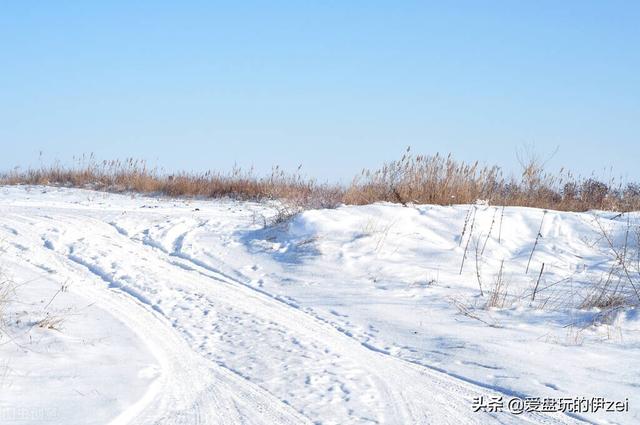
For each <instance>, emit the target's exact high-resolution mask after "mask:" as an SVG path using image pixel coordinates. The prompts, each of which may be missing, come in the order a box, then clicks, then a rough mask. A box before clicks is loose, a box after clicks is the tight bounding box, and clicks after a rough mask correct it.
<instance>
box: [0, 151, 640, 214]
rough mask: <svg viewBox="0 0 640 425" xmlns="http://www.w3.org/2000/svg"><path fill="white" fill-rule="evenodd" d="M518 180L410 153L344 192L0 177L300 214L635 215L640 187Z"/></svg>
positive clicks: (547, 178)
mask: <svg viewBox="0 0 640 425" xmlns="http://www.w3.org/2000/svg"><path fill="white" fill-rule="evenodd" d="M520 163H521V169H522V173H521V175H520V176H519V177H505V176H504V175H503V172H502V171H501V169H500V168H499V167H497V166H486V165H481V164H479V163H478V162H475V163H472V164H468V163H464V162H459V161H456V160H455V159H453V158H452V157H451V156H450V155H449V156H441V155H439V154H436V155H434V156H424V155H417V156H414V155H412V154H411V152H410V151H409V149H407V152H405V154H404V156H403V157H402V158H401V159H400V160H399V161H392V162H389V163H387V164H384V165H383V166H382V167H381V168H380V169H378V170H363V171H362V173H361V174H360V175H359V176H357V177H356V178H355V179H354V180H353V182H352V183H351V184H350V185H348V186H347V187H344V186H340V185H331V184H319V183H318V182H316V181H314V180H312V179H307V178H303V177H302V176H301V175H300V174H295V173H294V174H288V173H285V172H283V170H281V169H280V168H278V167H275V168H274V169H273V170H272V173H271V174H270V175H269V176H266V177H257V176H256V175H255V174H254V173H253V172H252V171H251V170H250V171H243V170H241V169H239V168H234V169H233V170H232V171H231V172H229V173H220V172H213V171H208V172H203V173H187V172H180V173H173V174H170V173H166V172H162V171H161V170H158V169H157V168H151V167H148V166H147V164H146V163H145V162H144V161H139V160H134V159H129V160H125V161H97V160H95V158H94V157H93V156H88V157H84V156H83V157H81V158H79V159H78V160H77V161H76V164H75V165H74V166H71V167H65V166H62V165H60V164H53V165H47V166H41V167H39V168H33V169H28V170H20V169H15V170H14V171H10V172H6V173H3V174H1V175H0V183H1V184H9V185H16V184H34V185H35V184H40V185H56V186H70V187H83V188H92V189H98V190H107V191H114V192H128V191H129V192H138V193H144V194H160V195H167V196H198V197H211V198H220V197H230V198H236V199H245V200H263V199H280V200H285V201H287V202H288V203H289V204H291V205H294V206H295V207H298V208H326V207H335V206H336V205H339V204H341V203H345V204H356V205H359V204H369V203H373V202H378V201H388V202H394V203H401V204H403V205H406V204H408V203H419V204H440V205H450V204H470V203H474V202H476V201H477V200H479V199H482V200H486V201H488V202H489V203H490V204H493V205H503V206H504V205H510V206H529V207H538V208H545V209H555V210H565V211H586V210H590V209H602V210H615V211H620V212H622V211H630V210H640V184H635V183H630V184H627V185H624V186H623V185H622V184H621V183H618V182H616V181H615V180H613V179H612V180H611V181H609V182H601V181H599V180H596V179H594V178H586V179H584V178H576V177H574V176H573V175H572V174H571V173H569V172H566V171H560V172H559V173H557V174H549V173H546V172H545V171H544V163H542V162H541V161H540V160H539V159H537V158H536V157H535V156H531V157H530V158H528V159H527V160H521V161H520Z"/></svg>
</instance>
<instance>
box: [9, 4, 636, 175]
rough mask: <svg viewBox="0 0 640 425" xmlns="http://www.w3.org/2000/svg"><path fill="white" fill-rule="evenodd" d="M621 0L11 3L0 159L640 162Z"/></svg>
mask: <svg viewBox="0 0 640 425" xmlns="http://www.w3.org/2000/svg"><path fill="white" fill-rule="evenodd" d="M639 22H640V2H637V1H626V2H622V1H610V0H607V1H529V2H522V1H500V2H497V1H493V2H492V1H469V2H463V1H455V2H439V3H436V2H427V1H418V2H402V1H388V2H378V1H348V2H345V1H317V2H312V1H300V2H286V1H269V2H267V1H264V2H231V1H230V2H214V1H182V2H168V1H167V2H164V1H108V2H107V1H104V2H97V1H91V2H89V1H86V2H82V1H75V2H71V1H14V2H9V1H5V2H2V5H1V6H0V55H1V62H0V64H1V68H0V77H1V78H0V145H1V147H2V156H0V168H2V169H7V168H9V167H12V166H14V165H22V166H25V165H28V164H34V163H37V161H38V152H39V151H43V152H44V158H45V159H48V160H52V159H60V160H63V161H67V160H70V159H71V157H72V156H73V155H79V154H82V153H90V152H94V153H95V154H96V155H97V156H98V157H100V158H123V157H128V156H134V157H138V158H145V159H147V160H149V161H150V162H151V163H153V164H158V165H160V166H164V167H168V168H170V169H190V170H203V169H208V168H214V169H223V170H227V169H230V168H231V166H232V165H233V164H234V162H237V163H238V164H240V165H243V166H250V165H255V166H256V167H257V169H258V170H268V169H269V168H270V167H271V165H272V164H280V165H282V166H283V167H285V168H289V169H294V168H295V167H296V166H297V165H298V164H300V163H302V164H303V169H304V170H306V172H307V173H308V174H309V175H312V176H317V177H320V178H323V179H325V178H327V179H331V180H337V179H344V180H348V179H349V178H350V177H351V176H352V175H353V174H354V173H355V172H357V171H358V170H359V169H360V168H362V167H364V166H367V167H371V166H377V165H378V164H380V163H381V162H382V161H384V160H389V159H395V158H398V157H399V156H400V155H401V154H402V150H403V149H404V147H405V146H407V145H411V146H412V147H413V150H414V151H417V152H422V153H435V152H452V153H453V154H454V155H455V156H456V157H457V158H460V159H464V160H475V159H478V160H480V161H483V162H487V163H497V164H499V165H502V166H504V168H506V169H507V170H509V171H511V170H514V169H515V168H516V161H515V152H516V149H517V148H518V147H519V146H522V145H524V144H534V145H535V147H536V149H537V150H538V151H539V152H540V153H541V154H543V155H544V154H548V153H550V152H551V151H553V150H554V148H555V147H556V146H558V147H559V151H558V153H557V154H556V156H555V157H554V158H553V160H552V161H551V162H550V165H551V167H553V168H557V167H559V166H561V165H564V166H566V167H568V168H571V169H574V170H577V171H578V172H580V173H589V172H590V171H592V170H595V171H597V172H601V171H602V170H603V169H604V168H605V167H613V169H614V174H615V175H623V176H628V177H629V178H633V179H640V167H639V166H638V158H640V140H639V136H640V25H639V24H638V23H639Z"/></svg>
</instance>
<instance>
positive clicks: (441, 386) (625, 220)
mask: <svg viewBox="0 0 640 425" xmlns="http://www.w3.org/2000/svg"><path fill="white" fill-rule="evenodd" d="M0 200H1V201H2V202H1V203H0V249H2V256H1V257H0V269H1V270H2V272H3V273H4V274H5V275H6V276H7V277H8V278H9V279H10V281H11V282H13V283H14V286H15V292H14V293H12V294H11V297H10V301H9V302H8V303H7V306H6V307H5V308H6V311H5V312H4V316H5V324H4V325H3V326H2V329H3V332H4V334H3V335H2V339H0V385H2V391H1V392H0V415H1V416H2V418H1V419H2V420H1V421H0V422H1V423H14V422H15V423H57V424H89V423H96V424H98V423H99V424H102V423H114V424H125V423H131V424H147V423H148V424H152V423H163V424H164V423H167V424H173V423H184V424H194V423H203V424H210V423H225V424H228V423H244V422H247V423H264V424H270V423H285V424H286V423H290V424H297V423H322V424H361V423H383V424H408V423H416V424H418V423H451V424H466V423H479V424H480V423H492V422H497V423H523V422H532V423H576V422H581V421H585V420H586V421H591V422H596V423H622V424H632V423H638V421H639V420H640V404H638V402H637V401H638V385H639V384H638V382H640V380H639V379H638V378H639V374H640V368H639V367H638V366H640V356H639V354H640V352H639V351H640V344H639V342H640V319H639V316H638V312H637V310H636V309H633V308H626V309H619V310H616V311H614V312H612V313H611V315H610V316H611V317H610V319H611V320H609V321H599V320H596V319H597V318H598V317H599V315H598V314H599V313H600V312H599V311H597V310H588V311H587V310H581V309H580V308H578V307H579V303H580V300H581V299H582V298H583V297H584V295H585V294H586V293H587V292H586V291H588V288H589V287H591V286H592V282H594V281H597V280H598V279H599V278H600V277H601V276H602V275H603V273H606V272H607V271H608V270H609V269H610V267H611V264H612V262H613V261H614V258H613V257H612V252H611V250H610V247H609V246H608V245H607V243H606V241H605V240H603V239H604V238H603V237H602V235H601V232H599V226H600V225H602V226H604V227H605V228H606V229H607V231H608V232H610V235H611V238H612V240H613V241H614V243H616V244H619V243H621V241H623V240H624V239H625V238H628V235H627V234H626V229H627V227H628V224H629V223H632V224H635V223H636V222H637V220H638V219H640V216H639V215H637V214H631V215H625V216H618V215H615V214H611V213H605V212H589V213H564V212H555V211H549V212H544V211H542V210H538V209H528V208H511V207H509V208H505V209H504V214H503V215H502V209H501V208H496V207H493V206H490V205H488V204H486V203H483V204H477V205H473V206H469V205H460V206H452V207H440V206H428V205H425V206H410V207H402V206H399V205H391V204H375V205H369V206H358V207H353V206H343V207H340V208H337V209H334V210H312V211H305V212H303V213H301V214H298V215H297V216H295V217H294V218H293V219H292V220H291V221H290V222H289V223H284V224H281V225H277V226H266V227H265V226H264V223H265V222H267V223H268V222H269V221H270V218H271V217H273V215H274V214H275V212H276V210H275V208H274V205H272V204H269V203H251V202H236V201H230V200H215V201H211V200H185V199H163V198H154V197H142V196H137V195H116V194H106V193H100V192H93V191H88V190H79V189H63V188H48V187H2V188H0ZM473 209H475V216H476V218H475V222H474V225H473V232H470V227H471V226H470V223H468V225H467V227H466V232H465V234H464V235H463V237H462V238H461V233H462V229H463V227H465V226H464V222H465V218H466V217H468V216H471V215H472V214H473V211H474V210H473ZM470 212H471V214H470ZM543 217H544V218H543ZM469 221H470V220H469ZM492 222H493V225H492V224H491V223H492ZM541 222H542V224H543V226H542V230H541V232H540V233H541V237H540V238H539V242H538V245H537V246H536V248H535V251H534V252H533V255H531V252H532V249H533V245H534V243H535V240H536V235H537V233H538V230H539V228H540V223H541ZM598 223H600V224H598ZM500 224H501V226H500ZM490 229H491V232H490V234H489V236H488V237H487V235H488V233H489V230H490ZM470 233H471V238H469V234H470ZM498 235H499V237H500V241H498ZM468 241H469V243H468V244H467V242H468ZM467 246H468V250H467V254H466V259H465V262H464V266H463V268H462V273H460V268H461V263H462V258H463V256H464V252H465V247H467ZM476 247H477V248H476ZM483 249H484V251H483ZM481 252H482V253H481ZM480 253H481V254H480ZM476 254H477V258H476ZM530 256H531V261H530V265H529V272H528V273H525V269H526V267H527V264H528V263H529V258H530ZM542 263H544V265H545V266H544V273H543V274H542V277H541V279H540V283H539V289H538V292H537V294H536V299H535V300H533V301H532V300H531V293H532V292H533V288H534V286H535V283H536V281H537V278H538V275H539V273H540V269H541V267H542ZM501 264H502V267H503V276H504V281H505V284H507V285H508V286H507V291H508V295H507V297H506V298H505V301H504V303H503V305H500V306H499V307H492V308H483V305H484V303H485V302H486V300H487V298H488V297H489V293H490V291H491V289H492V286H493V282H494V281H495V279H496V275H497V274H498V271H499V269H500V267H501ZM478 270H479V271H478ZM478 275H480V280H481V282H482V285H483V292H484V296H481V295H480V290H479V286H478ZM501 304H502V303H501ZM465 313H466V314H465ZM45 317H49V318H52V319H62V322H61V323H60V324H59V326H57V325H54V326H53V329H50V328H48V327H47V326H44V327H40V326H38V324H37V323H38V322H39V321H40V320H42V319H43V318H45ZM53 323H54V324H55V323H57V322H55V321H54V322H53ZM497 395H501V396H503V397H505V399H507V398H509V397H515V396H518V397H525V396H529V397H541V398H543V397H555V398H560V397H572V398H573V397H578V396H586V397H596V396H600V397H606V398H607V399H609V400H615V401H618V400H622V401H624V400H625V399H628V400H629V412H624V413H607V412H602V411H600V412H598V413H595V414H594V413H581V414H579V415H578V414H572V415H568V414H562V413H557V414H546V413H545V414H543V413H528V414H523V415H512V414H509V413H507V412H502V413H482V412H478V413H474V412H473V410H472V400H473V398H474V397H479V396H486V397H490V396H497Z"/></svg>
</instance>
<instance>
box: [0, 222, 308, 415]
mask: <svg viewBox="0 0 640 425" xmlns="http://www.w3.org/2000/svg"><path fill="white" fill-rule="evenodd" d="M29 217H30V218H31V219H33V216H29ZM70 218H71V219H73V218H74V217H64V221H67V220H69V219H70ZM0 220H3V221H8V222H11V223H12V225H13V226H14V227H15V228H19V229H20V235H21V236H22V239H21V240H22V241H23V243H24V242H28V246H29V247H30V250H31V252H32V253H35V254H32V257H33V258H37V259H38V261H40V262H44V263H45V264H46V265H47V267H48V268H50V269H52V270H55V272H56V274H57V275H58V276H60V277H62V278H65V279H69V280H71V281H73V282H76V284H75V285H73V290H74V291H76V292H79V293H81V294H82V295H84V296H85V297H87V298H89V299H92V300H95V302H96V303H98V304H99V305H100V306H101V307H102V308H104V309H105V310H106V311H109V312H110V313H111V314H113V315H114V316H116V317H118V318H119V319H120V320H122V321H123V322H124V323H125V324H126V325H127V326H129V327H130V328H131V329H132V330H133V331H134V332H135V333H136V334H137V335H139V337H140V338H141V339H142V340H143V342H144V343H145V344H146V345H147V346H148V347H149V348H150V351H151V352H152V353H153V354H154V355H155V356H156V358H157V360H158V362H159V363H160V366H161V370H162V373H161V374H160V376H159V378H157V379H156V381H154V383H153V384H152V385H151V386H150V388H149V390H148V391H147V393H146V394H145V395H144V397H143V398H142V399H141V400H139V401H138V402H137V403H136V404H134V405H133V406H130V407H129V408H128V409H127V410H125V411H124V412H122V413H121V414H120V415H119V416H118V417H117V418H115V419H114V420H113V421H112V422H111V424H113V425H121V424H129V423H131V424H159V423H162V424H171V425H173V424H175V425H181V424H184V425H188V424H229V423H245V422H249V423H256V424H272V423H283V424H292V425H293V424H299V423H307V422H308V420H307V419H306V418H304V417H303V416H301V415H299V414H298V413H297V412H295V411H294V410H293V409H291V408H290V407H289V406H286V405H284V404H282V403H280V401H279V400H277V399H275V398H273V397H272V396H271V395H269V394H268V393H266V392H264V391H263V390H261V389H260V388H258V387H256V386H255V385H253V384H251V383H249V382H247V381H245V380H243V379H241V378H239V377H238V376H237V375H235V374H233V373H231V372H229V371H227V370H225V369H224V368H221V367H219V366H218V365H216V364H214V363H211V362H210V361H208V360H206V359H204V358H203V357H202V356H200V355H199V354H197V353H195V352H194V351H193V350H192V349H191V348H190V347H189V346H188V345H187V344H186V343H185V341H184V340H183V339H182V338H181V337H180V336H179V335H178V334H177V333H176V332H175V330H174V329H173V328H172V327H171V326H170V325H168V324H167V321H166V319H165V318H164V317H162V316H161V314H160V311H159V310H158V309H152V305H151V304H150V303H149V300H148V299H146V298H144V297H140V296H135V295H134V292H132V291H127V290H124V291H123V290H122V289H123V287H122V285H118V283H117V282H116V281H115V280H114V279H113V278H112V277H111V276H109V274H108V273H106V272H105V271H104V270H101V269H100V268H99V267H96V266H95V265H94V266H92V265H90V263H89V262H86V261H84V260H80V256H79V255H78V254H73V253H71V254H69V253H65V252H60V251H59V250H60V249H61V248H62V247H64V244H60V243H49V244H47V243H46V241H47V240H48V238H47V235H48V233H47V232H48V230H49V229H45V231H44V233H42V230H41V231H40V233H38V231H37V227H38V223H37V222H31V223H25V222H24V219H23V218H22V217H20V216H13V217H9V216H5V217H3V218H2V219H0ZM52 220H54V222H55V223H58V224H60V223H61V222H63V217H59V218H55V219H52ZM66 224H68V223H66ZM34 227H35V228H36V229H34ZM80 228H82V229H83V232H86V231H87V230H90V229H87V228H86V227H80V226H75V227H67V228H66V229H63V230H64V232H57V233H67V234H68V233H72V234H73V233H77V229H80ZM58 230H60V229H58ZM25 237H26V238H27V240H26V241H25V240H24V239H25ZM41 240H45V243H41V244H40V243H37V242H39V241H41ZM33 241H36V243H34V242H33ZM55 247H58V248H55ZM32 262H33V261H32ZM34 265H37V264H35V263H34ZM96 280H101V281H104V282H107V283H108V285H109V288H111V289H115V290H105V289H104V287H103V285H100V284H99V282H98V284H96ZM78 281H89V282H92V283H88V284H87V283H82V284H81V283H79V282H78Z"/></svg>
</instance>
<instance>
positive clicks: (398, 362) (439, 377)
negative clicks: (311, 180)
mask: <svg viewBox="0 0 640 425" xmlns="http://www.w3.org/2000/svg"><path fill="white" fill-rule="evenodd" d="M197 227H200V226H197ZM148 230H149V229H146V230H145V231H144V232H143V235H144V236H143V238H141V242H142V243H144V244H146V245H149V246H152V247H154V248H157V249H159V250H161V251H162V252H163V253H164V254H166V255H167V256H171V257H178V260H176V259H170V260H167V261H170V262H171V263H172V264H174V265H177V266H178V267H180V268H182V269H187V270H189V269H192V270H194V271H196V272H198V273H200V274H202V275H204V276H206V277H209V278H211V279H214V280H216V281H219V282H224V283H226V284H228V285H230V286H232V287H234V288H235V289H236V290H238V291H239V292H241V295H242V297H247V298H252V293H253V295H255V294H256V293H257V294H258V298H262V300H261V301H263V302H266V303H272V302H275V303H277V304H279V305H280V306H282V308H283V309H284V310H285V311H286V314H285V317H282V318H281V320H283V321H284V322H286V321H287V320H288V317H286V316H290V315H293V314H294V313H295V314H296V315H297V316H296V317H295V321H296V322H303V323H304V322H305V319H306V320H307V321H310V322H311V323H313V325H310V326H309V327H311V328H313V327H316V328H317V327H320V328H322V329H323V331H325V333H327V331H328V334H329V335H327V338H328V339H331V338H335V337H336V335H335V333H336V332H337V333H338V334H339V335H337V337H338V338H342V339H344V338H346V339H348V340H349V341H348V342H347V343H348V344H349V343H350V344H357V346H359V347H363V348H364V349H366V350H367V351H369V354H370V356H369V357H376V356H377V357H381V358H384V361H385V362H386V364H382V363H381V362H379V361H376V360H379V359H376V360H373V361H372V362H371V363H373V364H374V365H376V366H378V367H374V368H369V370H370V372H371V373H372V374H380V370H384V369H385V368H389V369H391V370H392V373H388V374H384V375H386V376H384V375H383V376H384V378H381V379H379V382H383V383H385V382H389V381H392V380H393V379H394V378H395V379H400V378H401V376H402V373H398V372H399V369H402V370H403V371H404V373H405V374H407V371H411V372H410V373H409V375H410V376H409V377H407V378H406V379H405V380H404V382H403V384H404V388H405V391H406V392H407V393H410V399H409V397H407V395H406V394H389V393H390V391H389V390H387V394H388V395H390V398H394V399H395V400H396V401H400V402H401V403H404V404H405V405H406V407H405V411H404V412H403V414H404V418H403V420H401V421H399V422H398V423H423V422H422V421H423V420H429V421H433V420H434V418H433V417H425V416H423V414H424V413H425V412H426V411H428V410H429V408H428V407H427V406H425V404H424V403H423V404H422V405H420V406H419V407H418V408H417V409H416V408H413V409H412V408H411V407H409V405H410V404H411V401H412V400H420V399H423V398H424V397H425V396H427V394H425V391H424V387H417V386H415V385H411V384H410V383H411V382H414V380H416V378H415V376H416V374H418V375H419V376H423V377H428V378H429V379H433V380H435V381H436V382H437V383H438V384H439V387H440V388H441V390H442V391H443V392H444V393H446V395H445V396H444V397H437V400H438V401H439V402H441V403H442V404H441V405H440V406H439V409H440V412H439V413H440V414H441V413H442V411H443V410H446V411H449V413H450V414H451V418H450V419H453V420H452V421H451V423H461V422H456V421H457V420H459V417H460V415H461V413H462V410H461V408H462V409H469V402H470V400H471V399H472V397H474V396H478V395H480V394H484V395H504V394H499V393H497V392H496V391H492V390H491V389H486V388H480V387H477V386H475V385H474V384H473V383H470V382H468V381H464V380H461V379H459V378H458V379H456V378H454V377H451V376H450V375H447V374H445V373H443V372H439V371H437V370H432V369H429V368H427V367H425V366H422V365H418V364H415V363H411V362H407V361H406V360H403V359H400V358H397V357H395V356H392V355H390V354H389V353H385V352H384V351H381V350H377V349H376V348H375V347H372V346H369V345H367V344H363V343H362V342H360V341H358V340H357V339H356V338H354V337H352V336H351V335H349V334H347V333H345V332H344V330H340V329H335V328H334V327H333V325H331V324H330V323H328V322H326V321H324V320H321V319H319V318H318V317H316V316H314V315H310V314H309V313H307V312H305V311H304V310H302V309H300V308H298V307H297V306H296V305H292V304H291V303H289V302H287V301H286V300H282V299H280V298H278V297H274V296H273V295H271V294H269V293H267V292H265V291H262V290H260V289H259V288H255V287H253V286H250V285H247V284H245V283H243V282H241V281H240V280H238V279H235V278H233V277H231V276H229V275H227V274H225V273H222V272H220V271H219V270H217V269H216V268H214V267H211V266H209V265H208V264H206V263H204V262H202V261H200V260H197V259H195V258H192V257H190V256H189V255H188V254H185V253H183V252H182V251H181V249H182V246H183V244H184V240H185V239H186V237H187V236H188V234H189V233H190V232H191V231H193V230H194V229H190V230H187V231H184V232H178V233H176V234H178V235H179V236H177V237H175V239H174V240H173V241H169V243H161V242H159V241H155V240H153V239H152V238H151V236H150V232H149V231H148ZM171 230H173V229H171ZM172 233H175V232H172ZM167 245H169V246H172V247H173V250H172V251H171V250H167V249H166V248H165V246H167ZM183 261H187V262H188V263H189V264H190V265H185V264H184V262H183ZM299 315H302V316H304V317H300V316H299ZM327 327H329V328H330V329H327ZM320 333H322V332H320ZM332 333H333V334H334V335H331V334H332ZM354 351H356V350H354ZM369 360H372V359H371V358H370V359H369ZM367 363H368V362H362V363H361V364H363V365H365V364H367ZM390 364H393V366H394V367H391V365H390ZM417 379H419V378H417ZM407 384H408V385H407ZM406 388H410V389H411V390H406ZM452 396H453V397H452ZM452 398H454V399H458V401H462V402H463V405H462V406H451V401H452ZM456 418H457V419H456ZM395 419H396V420H398V419H399V417H398V416H396V417H395ZM442 419H443V418H442V417H439V418H438V422H440V423H443V421H442ZM487 419H489V418H483V423H484V422H485V421H486V420H487ZM492 419H496V420H498V421H500V422H511V421H514V422H518V423H521V422H531V423H573V422H576V421H578V420H579V419H578V418H570V417H568V416H565V415H562V414H557V415H553V414H552V415H543V414H537V413H533V414H529V415H523V416H520V417H517V416H511V417H509V416H506V417H505V415H503V416H501V417H495V418H492ZM474 422H475V418H468V421H467V422H466V423H474Z"/></svg>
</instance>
